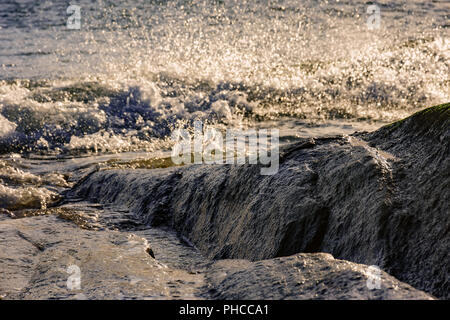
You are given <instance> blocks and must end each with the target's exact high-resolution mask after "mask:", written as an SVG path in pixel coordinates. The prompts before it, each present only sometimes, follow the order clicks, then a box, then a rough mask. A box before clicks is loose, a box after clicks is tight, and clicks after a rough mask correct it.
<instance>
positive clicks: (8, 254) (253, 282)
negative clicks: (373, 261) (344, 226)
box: [0, 216, 433, 299]
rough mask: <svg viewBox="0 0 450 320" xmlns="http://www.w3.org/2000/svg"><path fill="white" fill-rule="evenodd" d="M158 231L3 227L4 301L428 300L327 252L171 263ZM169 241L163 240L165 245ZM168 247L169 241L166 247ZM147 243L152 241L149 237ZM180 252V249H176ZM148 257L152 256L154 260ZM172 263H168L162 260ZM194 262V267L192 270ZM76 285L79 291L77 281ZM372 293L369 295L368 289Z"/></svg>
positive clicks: (46, 224) (42, 223)
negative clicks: (374, 285)
mask: <svg viewBox="0 0 450 320" xmlns="http://www.w3.org/2000/svg"><path fill="white" fill-rule="evenodd" d="M158 234H160V233H158V232H156V230H155V229H149V230H140V231H137V232H136V234H135V233H130V232H120V231H111V230H98V231H90V230H83V229H80V228H79V227H78V226H77V225H76V224H73V223H72V222H69V221H64V220H62V219H60V218H58V217H55V216H41V217H29V218H23V219H17V220H12V219H9V220H3V221H0V270H2V272H1V273H0V296H1V297H2V299H433V297H431V296H430V295H427V294H426V293H424V292H421V291H419V290H416V289H414V288H412V287H410V286H409V285H406V284H403V283H401V282H399V281H398V280H396V279H394V278H393V277H391V276H389V275H387V274H386V273H383V272H382V273H380V274H379V275H378V274H377V275H378V276H379V278H377V281H379V288H370V287H369V286H368V285H367V282H368V280H369V281H371V279H372V277H373V274H372V273H371V271H370V269H369V268H368V267H367V266H363V265H358V264H354V263H350V262H346V261H339V260H335V259H334V258H333V257H332V256H331V255H329V254H298V255H295V256H292V257H284V258H277V259H271V260H266V261H260V262H250V261H246V260H222V261H217V262H208V261H207V259H204V260H205V262H206V263H205V264H203V265H200V264H198V263H197V261H196V260H198V259H194V260H193V259H185V260H184V261H185V265H184V266H181V265H180V264H179V263H170V260H171V259H170V257H168V255H169V256H170V252H169V253H164V254H162V255H160V254H159V252H158V251H156V252H153V251H150V245H149V243H148V239H146V238H143V237H142V235H144V236H153V237H155V242H158V241H159V242H158V246H157V248H158V250H162V249H163V248H164V247H166V248H167V249H169V250H170V249H171V250H174V251H175V252H176V254H177V255H178V256H181V257H182V256H183V255H189V256H192V255H195V254H196V253H195V252H194V251H193V249H192V248H188V247H186V248H185V250H184V251H183V250H182V249H180V246H179V245H177V244H174V243H172V244H171V243H169V242H173V239H168V238H167V237H163V238H164V239H163V241H162V242H161V239H159V240H158V239H157V236H158ZM164 241H166V242H164ZM167 241H169V242H167ZM150 242H152V240H151V239H150ZM177 247H178V248H177ZM152 256H155V257H156V259H155V258H153V257H152ZM159 256H161V258H162V260H165V261H169V265H168V264H166V263H163V262H161V261H159V259H158V257H159ZM189 264H191V265H189ZM78 276H79V279H80V282H79V286H77V282H76V279H77V277H78ZM371 289H373V290H371Z"/></svg>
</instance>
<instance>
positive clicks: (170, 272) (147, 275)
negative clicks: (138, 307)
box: [0, 216, 204, 300]
mask: <svg viewBox="0 0 450 320" xmlns="http://www.w3.org/2000/svg"><path fill="white" fill-rule="evenodd" d="M148 251H150V252H151V248H150V246H149V244H148V242H147V240H146V239H144V238H142V237H140V236H137V235H134V234H131V233H128V232H119V231H110V230H104V231H89V230H83V229H81V228H79V227H78V226H77V225H76V224H73V223H71V222H68V221H65V220H62V219H60V218H57V217H55V216H40V217H29V218H24V219H17V220H4V221H0V270H2V272H1V273H0V296H3V297H4V298H5V299H33V300H34V299H173V298H183V299H195V298H196V297H195V296H194V293H195V289H196V288H197V287H202V286H203V285H204V283H203V279H201V276H199V275H195V274H191V273H189V272H187V271H184V270H180V269H173V268H170V267H168V266H167V265H165V264H163V263H161V262H159V261H157V260H155V259H154V258H152V257H151V256H150V255H149V254H148ZM78 276H79V278H78ZM77 279H80V282H79V283H77ZM179 279H183V281H184V282H181V283H180V282H177V281H178V280H179ZM171 284H172V285H171ZM173 284H176V285H173Z"/></svg>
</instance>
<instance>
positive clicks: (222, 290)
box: [207, 253, 432, 300]
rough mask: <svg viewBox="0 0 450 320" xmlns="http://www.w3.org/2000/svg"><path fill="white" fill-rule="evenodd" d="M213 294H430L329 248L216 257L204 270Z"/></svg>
mask: <svg viewBox="0 0 450 320" xmlns="http://www.w3.org/2000/svg"><path fill="white" fill-rule="evenodd" d="M207 280H208V283H209V284H210V288H211V291H210V293H211V294H212V296H213V297H214V298H216V299H225V300H229V299H241V300H248V299H258V300H259V299H269V300H281V299H283V300H285V299H294V300H297V299H308V300H310V299H331V300H367V299H376V300H379V299H383V300H390V299H394V300H399V299H408V300H411V299H421V300H429V299H432V297H431V296H430V295H428V294H426V293H424V292H421V291H419V290H416V289H414V288H413V287H411V286H410V285H407V284H405V283H402V282H400V281H398V280H397V279H395V278H394V277H391V276H390V275H388V274H387V273H385V272H378V271H377V269H375V268H373V267H368V266H365V265H361V264H356V263H352V262H348V261H343V260H336V259H334V258H333V256H332V255H330V254H325V253H311V254H297V255H294V256H290V257H283V258H276V259H270V260H264V261H258V262H250V261H246V260H221V261H218V262H217V263H215V264H214V265H213V266H212V268H211V269H209V270H208V272H207Z"/></svg>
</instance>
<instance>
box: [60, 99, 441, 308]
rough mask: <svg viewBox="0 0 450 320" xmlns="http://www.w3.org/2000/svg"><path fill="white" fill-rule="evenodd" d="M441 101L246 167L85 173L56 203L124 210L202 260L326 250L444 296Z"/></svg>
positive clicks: (304, 144) (298, 146)
mask: <svg viewBox="0 0 450 320" xmlns="http://www.w3.org/2000/svg"><path fill="white" fill-rule="evenodd" d="M449 109H450V104H446V105H441V106H436V107H433V108H429V109H426V110H424V111H422V112H420V113H417V114H415V115H413V116H411V117H410V118H408V119H405V120H403V121H401V122H398V123H395V124H393V125H390V126H387V127H384V128H381V129H380V130H378V131H376V132H374V133H367V134H355V135H352V136H342V137H335V138H319V139H314V140H304V141H300V142H298V143H296V144H293V145H291V146H289V147H287V148H284V150H282V153H281V156H280V169H279V172H278V173H277V174H276V175H273V176H261V175H260V174H259V172H260V168H259V167H258V166H256V165H243V166H228V165H202V166H195V165H193V166H186V167H182V168H169V169H157V170H132V171H126V170H105V171H99V172H95V173H92V174H91V175H90V176H89V177H87V178H86V179H84V180H83V181H82V182H81V183H79V184H78V185H77V186H76V187H74V188H73V190H72V191H71V192H70V193H69V194H68V195H67V196H68V197H69V198H70V197H75V198H85V199H89V200H91V201H98V202H101V203H108V204H113V205H115V206H117V207H126V208H129V209H130V210H131V211H132V212H133V213H134V214H135V217H136V220H137V221H140V222H142V223H147V224H149V225H153V226H158V225H167V226H170V227H172V228H174V229H175V230H177V232H178V233H179V234H180V236H182V237H185V238H186V239H188V240H189V241H190V242H192V243H193V244H194V245H195V246H196V247H198V248H199V249H200V250H201V252H203V253H204V254H205V255H207V256H208V257H210V258H213V259H224V258H227V259H247V260H252V261H257V260H262V259H270V258H275V257H281V256H289V255H292V254H296V253H300V252H303V253H311V252H326V253H330V254H332V255H333V256H335V257H336V258H338V259H344V260H349V261H353V262H356V263H363V264H366V265H377V266H379V267H380V268H382V269H383V270H385V271H386V272H388V273H389V274H391V275H393V276H395V277H396V278H398V279H399V280H402V281H405V282H407V283H408V284H410V285H412V286H414V287H416V288H419V289H421V290H424V291H426V292H428V293H431V294H433V295H435V296H437V297H440V298H447V299H448V298H450V290H449V281H448V279H449V268H448V266H449V265H450V261H449V255H448V252H449V249H450V237H449V230H450V218H449V215H448V213H449V212H450V207H449V206H450V202H449V192H448V190H450V188H449V187H450V186H449V183H450V161H449V146H450V143H449V141H450V139H448V137H449V136H450V126H449V119H450V117H449V113H450V111H449Z"/></svg>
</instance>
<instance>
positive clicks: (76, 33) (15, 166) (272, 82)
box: [0, 0, 450, 207]
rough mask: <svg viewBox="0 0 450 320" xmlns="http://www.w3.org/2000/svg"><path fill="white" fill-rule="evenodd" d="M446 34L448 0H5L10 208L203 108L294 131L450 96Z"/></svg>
mask: <svg viewBox="0 0 450 320" xmlns="http://www.w3.org/2000/svg"><path fill="white" fill-rule="evenodd" d="M373 4H375V5H377V6H378V8H379V9H380V24H379V28H376V29H373V28H370V24H369V25H368V20H370V19H371V16H372V14H370V13H368V12H367V9H368V7H369V6H371V5H373ZM70 5H76V6H79V8H80V17H81V20H80V28H79V29H71V28H68V25H67V23H68V19H70V18H71V16H72V15H73V12H68V11H67V9H68V7H69V6H70ZM72 22H73V21H72ZM449 34H450V2H449V1H444V0H440V1H437V0H436V1H416V0H412V1H411V0H409V1H378V2H370V1H361V0H328V1H312V0H305V1H300V0H264V1H262V0H247V1H245V0H244V1H243V0H223V1H222V0H210V1H206V0H172V1H160V0H126V1H118V0H115V1H105V0H103V1H91V0H78V1H33V0H0V43H1V45H0V153H1V154H2V155H3V156H2V158H1V159H0V161H1V162H0V179H2V181H3V183H2V184H0V207H11V206H10V205H9V204H11V203H18V201H19V202H20V201H22V200H20V199H25V198H27V197H28V196H29V195H30V194H31V195H32V197H31V199H33V201H35V200H36V199H39V201H38V203H42V202H45V201H47V200H48V199H50V198H52V197H53V196H55V194H57V193H58V190H59V188H64V187H67V182H66V181H65V178H64V177H65V175H66V174H67V172H71V171H73V170H74V168H75V167H76V168H79V167H81V166H85V165H86V164H87V163H88V164H90V163H97V162H99V161H103V160H105V161H106V160H107V159H110V157H108V156H106V155H108V154H111V153H120V155H115V156H114V157H122V158H138V157H154V156H156V155H157V154H159V153H161V152H162V153H164V152H167V151H168V150H170V147H171V141H170V139H169V138H168V137H169V136H170V133H171V131H172V130H173V129H174V128H177V127H180V126H182V127H186V126H187V127H189V126H190V125H191V124H192V123H193V121H194V120H196V119H200V120H202V121H204V122H206V123H208V125H210V126H215V127H218V128H221V129H225V128H230V127H232V128H247V127H269V128H279V129H280V130H281V133H282V140H283V139H284V140H283V141H292V140H295V138H297V137H305V136H318V135H330V134H346V133H351V132H354V131H355V130H373V129H376V128H377V127H379V126H380V125H382V124H383V123H386V122H389V121H393V120H397V119H400V118H403V117H405V116H407V115H409V114H411V113H412V112H414V111H415V110H417V109H420V108H423V107H426V106H431V105H433V104H438V103H443V102H448V101H449V100H450V81H449V74H450V72H449V70H450V59H449V57H450V40H449ZM130 152H132V153H131V154H130ZM81 156H83V157H86V156H89V158H86V159H89V160H83V161H81V162H80V160H77V159H79V157H81ZM94 156H95V157H94ZM93 157H94V158H93ZM62 158H64V159H65V160H64V161H66V162H64V163H61V161H62V160H61V159H62ZM67 159H69V160H67ZM44 160H45V161H44ZM67 161H70V162H67ZM68 163H69V164H70V165H68ZM73 166H75V167H73ZM49 174H55V175H56V176H49ZM30 175H32V176H30ZM33 176H34V177H33ZM19 191H20V192H19ZM21 192H22V193H21ZM36 192H37V193H36ZM35 193H36V194H35ZM36 195H37V196H36ZM35 196H36V197H37V198H36V197H35ZM17 199H19V200H17Z"/></svg>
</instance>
